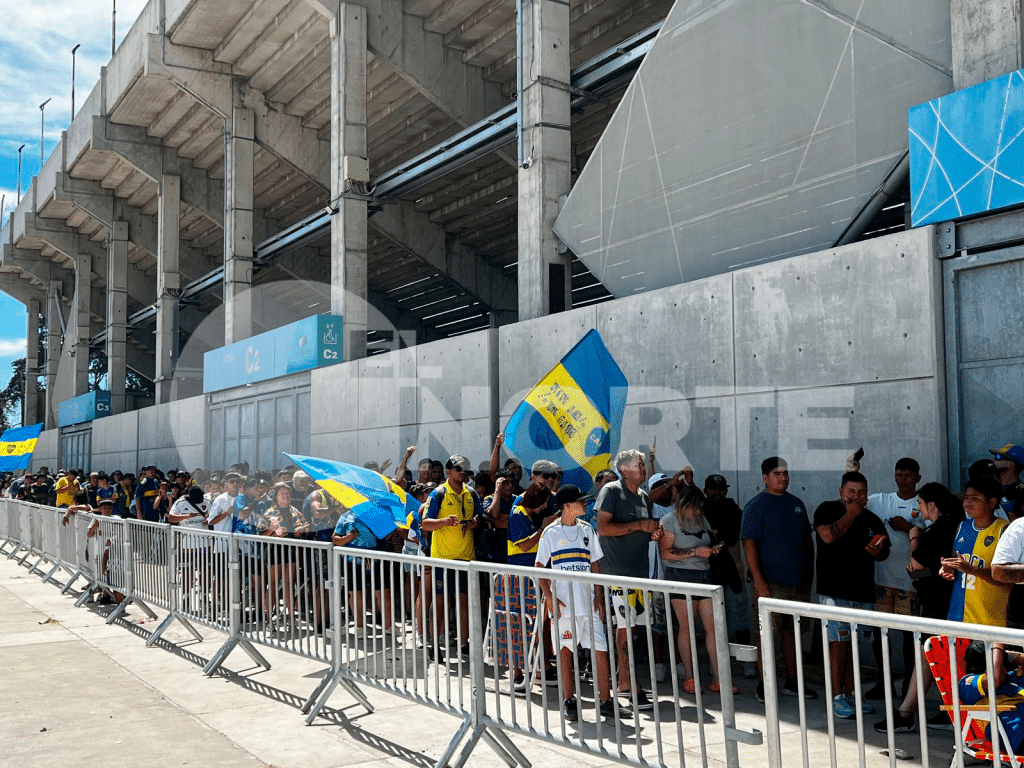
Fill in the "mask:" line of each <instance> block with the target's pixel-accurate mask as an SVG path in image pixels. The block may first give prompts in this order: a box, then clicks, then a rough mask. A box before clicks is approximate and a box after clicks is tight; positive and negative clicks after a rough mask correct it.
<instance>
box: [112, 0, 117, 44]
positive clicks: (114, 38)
mask: <svg viewBox="0 0 1024 768" xmlns="http://www.w3.org/2000/svg"><path fill="white" fill-rule="evenodd" d="M112 2H113V10H112V12H111V14H110V55H111V56H113V55H114V53H115V52H116V51H117V0H112Z"/></svg>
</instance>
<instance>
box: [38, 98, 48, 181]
mask: <svg viewBox="0 0 1024 768" xmlns="http://www.w3.org/2000/svg"><path fill="white" fill-rule="evenodd" d="M50 101H51V99H47V100H46V101H44V102H43V103H42V104H40V105H39V170H40V171H42V170H43V160H44V159H45V158H44V157H43V149H44V147H45V144H44V140H45V139H46V105H47V104H49V103H50Z"/></svg>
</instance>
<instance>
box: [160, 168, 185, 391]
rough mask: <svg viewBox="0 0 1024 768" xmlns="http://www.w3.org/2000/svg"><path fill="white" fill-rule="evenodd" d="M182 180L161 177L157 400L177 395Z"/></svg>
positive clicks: (172, 177) (173, 177)
mask: <svg viewBox="0 0 1024 768" xmlns="http://www.w3.org/2000/svg"><path fill="white" fill-rule="evenodd" d="M180 190H181V180H180V179H179V178H178V177H177V176H170V175H167V176H163V177H162V178H161V179H160V201H159V205H160V210H159V213H158V216H157V218H158V219H159V221H160V234H159V243H158V250H159V253H158V255H157V278H156V301H157V314H156V378H155V379H154V383H155V384H156V402H157V403H158V404H159V403H168V402H170V401H171V400H173V399H174V364H175V361H176V359H177V357H178V349H177V347H178V334H177V322H176V319H177V317H176V316H177V311H178V293H179V290H180V289H181V276H180V275H179V273H178V247H179V237H178V226H177V222H178V219H179V218H180V216H181V196H180Z"/></svg>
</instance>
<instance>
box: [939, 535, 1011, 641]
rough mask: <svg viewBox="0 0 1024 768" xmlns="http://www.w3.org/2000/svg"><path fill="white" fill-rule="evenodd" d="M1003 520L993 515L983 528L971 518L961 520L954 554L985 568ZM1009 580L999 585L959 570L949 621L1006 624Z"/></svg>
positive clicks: (998, 625)
mask: <svg viewBox="0 0 1024 768" xmlns="http://www.w3.org/2000/svg"><path fill="white" fill-rule="evenodd" d="M1006 525H1007V523H1006V521H1005V520H1003V519H1001V518H998V517H997V518H996V519H995V522H993V523H992V525H990V526H989V527H988V528H985V529H984V530H982V531H979V530H977V529H976V528H975V527H974V521H973V520H971V519H969V518H968V519H967V520H964V521H963V522H962V523H960V530H959V531H957V534H956V539H955V540H954V543H953V551H954V553H955V554H956V556H957V557H964V556H965V555H966V556H969V557H970V561H971V564H972V565H976V566H977V567H979V568H988V567H989V566H991V565H992V557H993V555H995V552H996V545H997V544H998V543H999V537H1000V536H1001V535H1002V533H1003V528H1005V527H1006ZM1010 588H1011V585H1010V584H1001V585H999V586H997V585H995V584H990V583H989V582H987V581H985V580H984V579H980V578H978V577H977V576H975V575H974V574H969V573H964V572H963V571H960V572H958V573H957V575H956V581H955V582H954V584H953V595H952V597H951V598H950V601H949V614H948V615H947V616H946V618H947V619H948V620H949V621H964V622H968V623H970V624H988V625H989V626H993V627H1005V626H1006V603H1007V601H1008V600H1009V598H1010Z"/></svg>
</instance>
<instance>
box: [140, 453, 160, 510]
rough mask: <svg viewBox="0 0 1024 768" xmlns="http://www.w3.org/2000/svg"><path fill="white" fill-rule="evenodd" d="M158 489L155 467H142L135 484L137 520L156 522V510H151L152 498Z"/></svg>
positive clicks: (158, 482) (158, 483)
mask: <svg viewBox="0 0 1024 768" xmlns="http://www.w3.org/2000/svg"><path fill="white" fill-rule="evenodd" d="M159 490H160V481H158V480H157V479H156V467H153V466H149V467H143V468H142V478H140V480H139V484H138V485H137V486H135V516H136V517H137V518H138V519H139V520H146V521H148V522H151V523H155V522H158V520H157V516H156V512H155V511H154V510H153V499H155V498H156V494H157V492H158V491H159Z"/></svg>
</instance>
